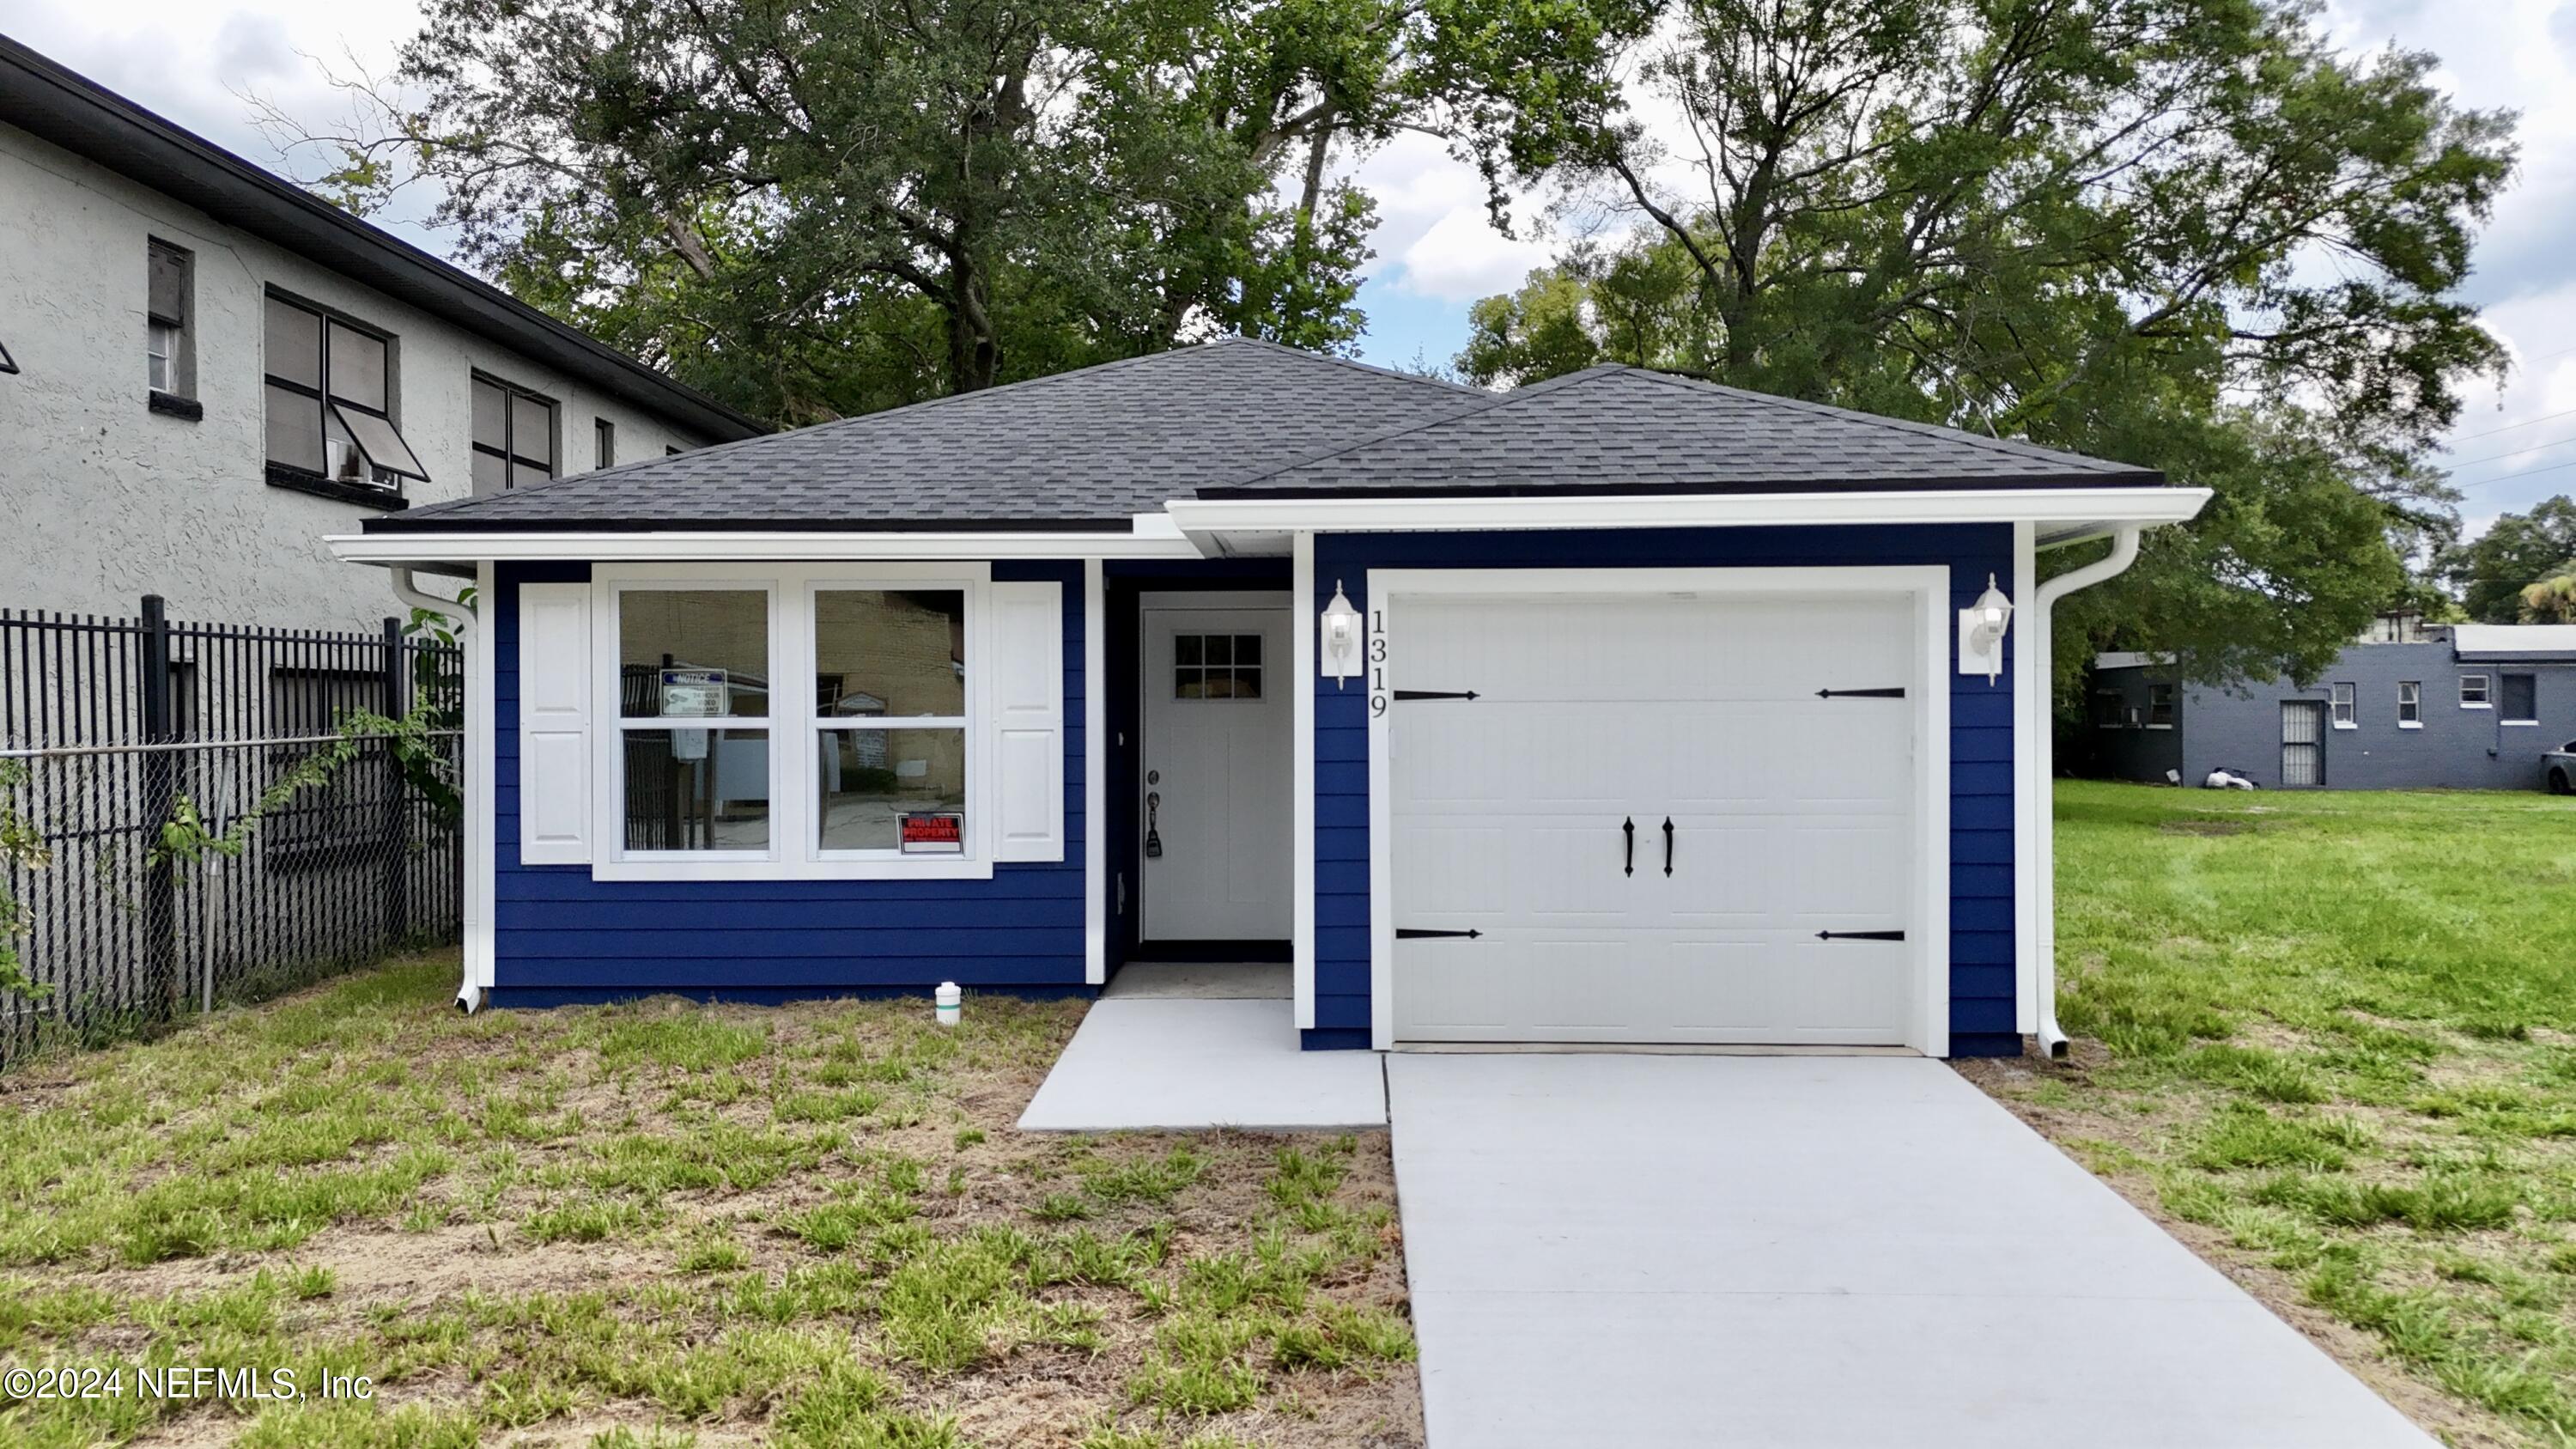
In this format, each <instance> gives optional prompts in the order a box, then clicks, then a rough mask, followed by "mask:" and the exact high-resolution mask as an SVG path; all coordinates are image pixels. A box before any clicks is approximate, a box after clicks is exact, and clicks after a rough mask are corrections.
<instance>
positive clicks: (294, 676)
mask: <svg viewBox="0 0 2576 1449" xmlns="http://www.w3.org/2000/svg"><path fill="white" fill-rule="evenodd" d="M193 693H194V691H193V690H192V691H191V694H192V695H193ZM384 697H385V681H384V676H383V675H381V674H379V673H376V672H375V671H373V670H368V669H307V668H281V669H271V670H270V671H269V672H268V729H269V737H270V738H271V739H275V740H279V741H283V742H286V743H280V744H278V745H276V746H274V747H273V748H272V749H271V750H270V751H269V753H270V755H271V756H272V759H271V763H272V764H273V765H274V766H275V767H276V768H278V769H281V770H283V769H287V768H291V767H292V766H294V765H296V764H298V763H301V762H302V761H304V760H307V759H310V758H312V756H313V754H314V752H315V750H317V749H319V748H320V746H319V745H318V744H315V743H311V742H312V741H316V740H319V739H322V738H324V737H327V736H330V735H333V734H336V733H338V731H339V728H340V722H341V721H342V720H343V719H345V718H347V717H348V716H349V715H351V714H353V713H357V712H359V711H362V710H372V709H379V708H382V707H383V704H384ZM187 707H188V708H189V710H190V711H191V712H192V713H193V711H194V709H195V707H196V701H195V699H194V698H193V697H192V698H191V699H189V701H188V704H187ZM173 713H174V714H175V713H176V711H173ZM294 741H306V743H293V742H294ZM387 788H388V785H387V779H386V776H385V775H384V773H383V772H382V771H381V770H379V769H377V768H375V767H373V766H372V764H371V765H368V766H363V767H358V768H347V769H342V770H340V771H338V772H336V773H334V774H333V776H332V777H331V779H330V781H329V782H328V783H327V784H324V785H321V786H319V787H313V788H307V789H303V790H299V791H297V792H296V793H295V794H294V795H293V796H292V797H291V798H289V799H288V800H286V801H285V802H284V803H282V804H280V805H278V806H277V807H276V808H274V809H273V810H271V811H270V812H269V813H268V814H266V815H264V816H262V817H261V818H260V823H259V836H260V839H261V841H262V845H261V851H262V854H263V856H264V858H265V859H266V860H267V861H268V862H269V863H270V864H271V865H272V866H275V867H279V868H282V869H292V870H315V869H321V868H324V867H327V866H331V865H353V864H356V863H357V862H358V860H359V859H361V858H362V857H361V855H360V854H359V853H358V852H357V851H354V850H353V849H352V848H351V846H350V843H349V842H350V841H351V840H352V839H353V838H356V837H358V836H362V835H363V834H364V833H365V829H366V828H369V827H363V826H361V825H360V824H359V822H364V821H372V820H376V819H379V818H380V817H381V813H382V810H383V803H384V799H385V790H386V789H387Z"/></svg>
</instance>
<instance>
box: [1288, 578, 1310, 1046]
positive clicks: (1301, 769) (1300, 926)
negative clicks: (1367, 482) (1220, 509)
mask: <svg viewBox="0 0 2576 1449" xmlns="http://www.w3.org/2000/svg"><path fill="white" fill-rule="evenodd" d="M1288 557H1289V564H1288V639H1289V646H1288V665H1289V668H1288V678H1289V680H1290V687H1291V689H1292V690H1293V693H1292V694H1291V695H1290V697H1289V698H1290V709H1291V713H1290V716H1289V726H1288V728H1289V730H1290V731H1291V733H1292V735H1293V738H1292V739H1291V740H1290V742H1289V746H1288V778H1289V784H1288V788H1289V792H1290V805H1289V808H1288V820H1289V825H1288V855H1289V867H1288V874H1289V902H1288V910H1289V916H1288V960H1289V979H1290V981H1291V982H1292V983H1293V986H1292V988H1291V991H1292V994H1293V995H1294V996H1295V998H1296V1017H1297V1026H1298V1029H1299V1030H1310V1029H1312V1028H1313V1026H1314V1025H1315V685H1316V676H1315V629H1314V623H1313V621H1312V620H1311V619H1309V618H1308V617H1307V616H1308V614H1310V613H1311V612H1312V611H1313V610H1314V608H1315V535H1313V534H1311V533H1300V534H1298V535H1297V536H1296V537H1295V538H1294V539H1292V540H1290V542H1289V552H1288Z"/></svg>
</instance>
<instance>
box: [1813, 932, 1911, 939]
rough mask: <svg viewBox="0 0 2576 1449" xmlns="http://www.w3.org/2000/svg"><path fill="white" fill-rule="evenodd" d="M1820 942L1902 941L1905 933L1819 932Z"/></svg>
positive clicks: (1817, 934)
mask: <svg viewBox="0 0 2576 1449" xmlns="http://www.w3.org/2000/svg"><path fill="white" fill-rule="evenodd" d="M1816 939H1817V940H1819V941H1902V940H1904V939H1905V933H1904V932H1903V931H1818V932H1817V933H1816Z"/></svg>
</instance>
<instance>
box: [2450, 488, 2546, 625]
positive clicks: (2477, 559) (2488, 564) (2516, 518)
mask: <svg viewBox="0 0 2576 1449" xmlns="http://www.w3.org/2000/svg"><path fill="white" fill-rule="evenodd" d="M2436 558H2437V561H2436V564H2435V571H2436V572H2437V573H2438V574H2439V575H2440V576H2441V578H2442V579H2443V580H2444V581H2445V582H2447V583H2448V584H2450V585H2451V587H2453V588H2455V589H2457V590H2459V594H2460V603H2461V606H2462V607H2463V608H2464V609H2466V610H2467V611H2468V615H2469V617H2470V618H2471V619H2474V620H2476V621H2478V622H2479V623H2482V624H2511V623H2516V622H2519V621H2520V620H2521V619H2522V617H2523V609H2524V603H2523V590H2525V589H2527V588H2530V587H2531V586H2532V585H2534V584H2538V583H2542V582H2545V581H2547V580H2548V579H2550V578H2552V577H2553V576H2555V575H2558V574H2562V573H2565V572H2567V571H2568V570H2569V569H2570V568H2576V501H2570V500H2569V499H2568V497H2567V495H2565V494H2563V493H2562V494H2560V495H2559V496H2557V497H2555V498H2551V499H2548V500H2546V501H2545V502H2542V503H2539V504H2536V505H2534V506H2533V508H2532V510H2531V511H2530V512H2529V513H2508V514H2505V515H2504V516H2502V517H2500V518H2498V519H2497V520H2496V521H2495V522H2494V523H2492V524H2490V525H2488V527H2487V531H2486V532H2484V533H2482V534H2479V535H2478V536H2477V538H2475V539H2474V540H2472V541H2470V542H2468V543H2464V544H2458V545H2455V546H2453V547H2451V548H2448V549H2445V550H2443V551H2442V552H2441V553H2440V554H2439V555H2437V556H2436Z"/></svg>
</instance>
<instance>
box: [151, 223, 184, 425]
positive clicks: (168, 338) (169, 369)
mask: <svg viewBox="0 0 2576 1449" xmlns="http://www.w3.org/2000/svg"><path fill="white" fill-rule="evenodd" d="M144 259H145V264H144V308H143V374H144V381H145V382H146V383H147V384H148V385H149V386H150V387H151V389H152V390H153V391H154V392H157V393H161V394H163V395H165V396H168V397H174V398H189V397H194V396H196V393H197V379H196V369H195V367H194V366H193V365H192V364H193V361H194V359H193V358H192V357H191V356H190V352H191V348H190V345H189V332H188V318H189V315H190V313H192V312H193V311H194V310H195V300H196V299H195V295H194V294H195V292H196V259H195V258H194V257H193V256H191V255H190V254H189V253H188V252H187V251H186V250H185V249H184V248H180V247H174V246H172V245H170V244H169V243H168V242H162V241H156V242H153V243H151V244H149V245H148V246H147V247H145V249H144Z"/></svg>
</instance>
